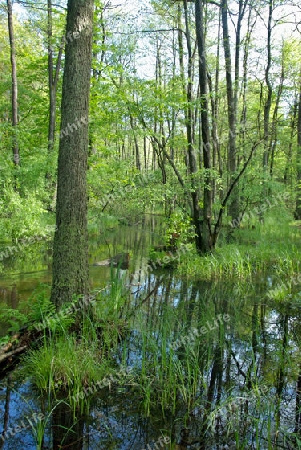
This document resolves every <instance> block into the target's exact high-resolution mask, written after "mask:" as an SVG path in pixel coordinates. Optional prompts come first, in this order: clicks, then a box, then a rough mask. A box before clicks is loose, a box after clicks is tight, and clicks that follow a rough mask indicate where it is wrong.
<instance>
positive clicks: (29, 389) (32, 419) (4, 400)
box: [0, 224, 301, 450]
mask: <svg viewBox="0 0 301 450" xmlns="http://www.w3.org/2000/svg"><path fill="white" fill-rule="evenodd" d="M153 225H154V224H147V226H146V225H145V224H144V225H141V226H135V227H120V228H119V229H118V232H112V233H108V234H106V235H98V236H94V237H93V239H92V240H91V245H90V262H91V264H93V263H94V262H95V261H97V260H101V259H104V258H107V257H108V256H113V255H114V254H117V253H120V252H128V251H129V252H130V253H131V255H132V257H131V264H130V268H129V270H127V271H117V272H118V273H117V275H116V271H115V272H114V277H115V279H116V278H119V280H121V279H123V282H124V284H125V285H126V287H127V291H128V293H129V294H128V302H129V303H130V304H131V308H128V309H127V310H126V311H127V312H125V316H126V317H124V319H125V320H126V322H127V324H128V331H127V333H126V335H125V336H124V337H123V339H122V340H121V342H120V345H119V347H118V349H117V351H116V354H115V359H116V366H117V367H118V366H119V367H122V368H123V371H125V372H126V377H125V378H123V376H118V377H117V375H116V373H115V375H114V376H113V377H111V378H110V377H108V378H107V379H105V380H102V384H100V385H99V389H93V392H95V395H94V396H93V398H92V399H91V400H90V403H89V413H87V414H80V412H77V413H76V415H75V416H74V414H73V411H71V410H70V408H69V407H68V405H67V402H66V399H64V397H63V396H62V398H60V399H56V401H53V400H52V399H50V400H49V399H47V396H46V398H42V397H41V396H40V394H39V393H38V392H36V390H35V389H34V388H33V386H32V385H31V383H30V381H29V380H26V379H25V380H24V374H22V372H21V371H22V368H21V367H20V368H17V369H16V370H15V371H14V372H12V373H11V374H10V375H9V376H7V377H5V378H4V379H2V380H1V384H0V424H1V425H0V433H1V432H2V430H6V432H5V434H4V438H1V435H0V449H3V450H19V449H20V450H21V449H22V450H25V449H32V450H33V449H36V448H37V446H36V445H37V444H36V442H37V441H38V440H40V441H41V436H42V435H44V439H43V447H41V448H44V449H53V450H58V449H74V450H84V449H87V450H96V449H99V450H106V449H112V450H142V449H147V450H153V449H154V450H159V449H160V450H161V449H177V450H186V449H187V450H193V449H194V450H196V449H199V450H201V449H204V450H209V449H210V450H223V449H259V450H265V449H268V450H269V449H297V448H301V431H300V430H301V353H300V351H301V325H300V324H301V320H300V318H301V317H300V316H301V311H300V305H301V302H300V298H299V297H300V296H299V295H298V294H296V295H294V296H292V298H291V301H290V303H289V304H288V303H287V302H286V304H285V305H283V304H281V303H275V302H273V301H271V300H269V299H268V297H267V295H266V292H267V290H268V289H269V288H270V287H271V285H273V286H274V285H276V284H277V279H275V275H274V274H273V273H270V274H264V275H260V274H257V275H256V276H255V275H254V277H253V278H252V279H249V280H239V279H238V278H236V277H235V276H233V280H232V281H227V282H225V281H224V282H223V281H219V282H215V281H214V280H212V281H211V282H208V281H206V282H205V281H203V282H201V281H198V282H194V283H192V282H187V281H186V280H185V279H183V278H182V279H181V278H179V277H177V276H176V275H175V273H174V272H173V271H172V270H160V271H150V270H148V269H147V255H148V251H149V248H150V246H152V245H154V244H157V243H158V241H159V236H156V235H155V234H154V228H153ZM47 246H48V244H39V245H37V246H35V248H34V249H33V248H31V249H29V250H28V252H31V255H30V258H29V260H27V263H26V258H25V257H24V261H23V262H22V261H21V264H23V266H22V267H21V268H20V267H18V266H16V265H15V263H14V261H13V260H8V261H7V262H6V270H5V272H4V273H3V274H2V277H1V278H0V302H1V303H2V306H3V305H4V304H6V305H7V306H8V307H13V308H16V307H17V306H18V304H20V303H21V302H22V301H23V300H24V299H26V298H28V297H29V296H30V295H31V294H32V292H33V290H34V289H35V288H36V287H37V285H38V284H39V283H49V281H50V272H49V268H50V256H49V252H48V250H47ZM15 258H16V259H18V255H16V256H15ZM18 264H19V260H18ZM16 268H17V269H16ZM14 270H15V273H13V271H14ZM111 273H112V272H111V269H110V268H108V267H101V266H100V267H92V266H91V285H92V288H93V289H98V288H105V286H107V285H108V283H110V277H111ZM120 282H121V281H120ZM297 288H298V287H296V290H298V289H297ZM6 331H7V329H5V328H1V333H2V334H5V333H6ZM84 395H86V392H84ZM299 436H300V437H299Z"/></svg>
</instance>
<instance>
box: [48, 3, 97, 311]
mask: <svg viewBox="0 0 301 450" xmlns="http://www.w3.org/2000/svg"><path fill="white" fill-rule="evenodd" d="M93 7H94V0H69V1H68V8H67V28H66V42H67V45H66V58H65V71H64V77H63V92H62V104H61V116H62V118H61V133H60V144H59V158H58V186H57V206H56V208H57V209H56V232H55V236H54V244H53V279H52V293H51V300H52V301H53V302H54V303H55V304H56V306H57V308H58V307H59V306H60V305H61V304H63V303H64V302H68V301H71V300H72V297H73V296H74V295H84V296H86V295H87V294H88V285H89V265H88V231H87V200H88V199H87V182H86V174H87V158H88V142H89V137H88V115H89V94H90V73H91V64H92V28H93ZM67 38H68V40H67Z"/></svg>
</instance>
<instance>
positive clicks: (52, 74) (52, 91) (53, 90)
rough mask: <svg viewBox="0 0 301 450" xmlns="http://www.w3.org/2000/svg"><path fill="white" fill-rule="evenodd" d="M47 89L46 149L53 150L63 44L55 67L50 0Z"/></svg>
mask: <svg viewBox="0 0 301 450" xmlns="http://www.w3.org/2000/svg"><path fill="white" fill-rule="evenodd" d="M47 39H48V89H49V123H48V151H49V152H51V151H52V150H53V145H54V138H55V122H56V95H57V85H58V80H59V72H60V68H61V60H62V52H63V45H61V46H60V48H59V52H58V56H57V62H56V67H55V69H54V66H53V47H52V0H48V36H47Z"/></svg>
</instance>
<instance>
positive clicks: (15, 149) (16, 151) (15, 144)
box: [7, 0, 20, 166]
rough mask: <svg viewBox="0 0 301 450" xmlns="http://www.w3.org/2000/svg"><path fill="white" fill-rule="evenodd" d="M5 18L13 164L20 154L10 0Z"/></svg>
mask: <svg viewBox="0 0 301 450" xmlns="http://www.w3.org/2000/svg"><path fill="white" fill-rule="evenodd" d="M7 18H8V33H9V44H10V61H11V68H12V75H11V78H12V91H11V102H12V126H13V142H12V151H13V162H14V165H15V166H19V165H20V154H19V146H18V139H17V127H18V123H19V120H18V82H17V61H16V47H15V35H14V26H13V10H12V2H11V0H7Z"/></svg>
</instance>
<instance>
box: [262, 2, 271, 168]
mask: <svg viewBox="0 0 301 450" xmlns="http://www.w3.org/2000/svg"><path fill="white" fill-rule="evenodd" d="M272 17H273V0H269V18H268V43H267V52H268V55H267V66H266V69H265V82H266V85H267V88H268V94H267V98H266V101H265V104H264V118H263V121H264V125H263V126H264V152H263V171H264V174H266V172H267V167H268V162H269V129H270V111H271V106H272V95H273V89H272V84H271V81H270V68H271V64H272V49H271V39H272Z"/></svg>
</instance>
